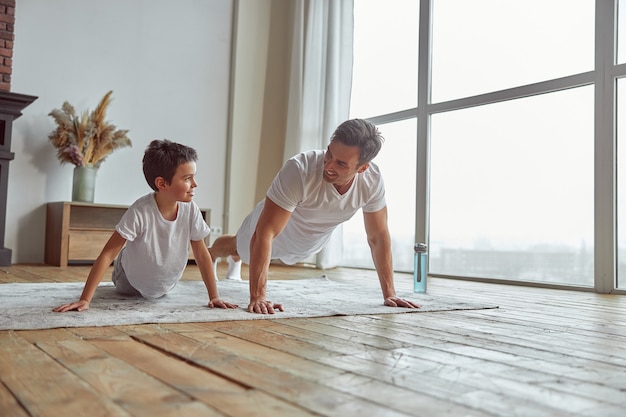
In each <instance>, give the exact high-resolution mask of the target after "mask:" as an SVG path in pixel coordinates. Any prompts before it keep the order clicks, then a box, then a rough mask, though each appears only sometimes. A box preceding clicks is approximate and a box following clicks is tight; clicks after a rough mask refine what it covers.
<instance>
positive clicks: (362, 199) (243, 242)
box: [237, 150, 386, 264]
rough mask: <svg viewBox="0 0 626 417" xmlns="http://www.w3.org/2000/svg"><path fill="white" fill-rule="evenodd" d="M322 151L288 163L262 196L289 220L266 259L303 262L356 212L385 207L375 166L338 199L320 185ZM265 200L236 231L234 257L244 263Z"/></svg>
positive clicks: (334, 191)
mask: <svg viewBox="0 0 626 417" xmlns="http://www.w3.org/2000/svg"><path fill="white" fill-rule="evenodd" d="M324 153H325V151H321V150H320V151H308V152H303V153H300V154H298V155H296V156H294V157H292V158H291V159H289V160H288V161H287V162H286V163H285V165H284V166H283V167H282V168H281V170H280V171H279V172H278V174H277V175H276V177H275V178H274V180H273V181H272V184H271V186H270V188H269V190H268V192H267V197H268V198H269V199H270V200H272V201H273V202H274V203H276V204H277V205H278V206H280V207H281V208H283V209H285V210H287V211H290V212H291V213H292V214H291V217H290V219H289V221H288V222H287V225H286V226H285V229H284V230H283V231H282V232H281V234H280V235H278V236H277V237H276V239H274V242H273V244H272V255H271V257H272V259H280V260H281V261H283V262H285V263H286V264H294V263H296V262H300V261H303V260H305V259H307V258H308V257H309V256H311V255H313V254H315V253H317V252H319V251H320V250H321V249H322V248H323V247H324V245H325V244H326V243H327V242H328V240H329V239H330V237H331V234H332V232H333V230H334V229H335V228H336V227H337V226H338V225H339V224H341V223H343V222H345V221H346V220H349V219H350V218H351V217H352V216H353V215H354V214H355V213H356V212H357V211H358V210H359V209H361V208H362V209H363V211H364V212H376V211H379V210H381V209H382V208H384V207H385V205H386V203H385V185H384V182H383V178H382V176H381V174H380V170H379V169H378V166H377V165H376V164H374V163H372V162H370V165H369V168H368V169H366V170H365V171H364V172H362V173H360V174H357V175H356V176H355V178H354V182H353V183H352V185H351V186H350V189H349V190H348V192H346V193H345V194H343V195H341V194H339V192H338V191H337V189H335V187H334V186H333V185H332V184H330V183H328V182H326V181H324V178H323V170H324ZM264 206H265V200H263V201H261V202H259V203H258V204H257V206H256V207H255V208H254V210H253V211H252V213H250V214H249V215H248V217H246V219H245V220H244V221H243V223H242V225H241V227H240V228H239V230H238V231H237V252H238V253H239V256H241V258H242V259H243V261H244V262H245V263H249V262H250V239H251V238H252V234H253V233H254V230H255V228H256V224H257V221H258V219H259V216H260V215H261V211H262V210H263V207H264Z"/></svg>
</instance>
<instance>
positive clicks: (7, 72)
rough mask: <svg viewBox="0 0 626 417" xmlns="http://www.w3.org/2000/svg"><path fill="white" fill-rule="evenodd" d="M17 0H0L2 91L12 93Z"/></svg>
mask: <svg viewBox="0 0 626 417" xmlns="http://www.w3.org/2000/svg"><path fill="white" fill-rule="evenodd" d="M14 27H15V0H0V91H11V72H12V66H13V40H14V34H13V31H14Z"/></svg>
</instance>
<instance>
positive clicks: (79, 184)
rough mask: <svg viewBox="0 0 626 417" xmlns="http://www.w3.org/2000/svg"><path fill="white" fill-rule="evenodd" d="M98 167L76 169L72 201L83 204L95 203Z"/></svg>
mask: <svg viewBox="0 0 626 417" xmlns="http://www.w3.org/2000/svg"><path fill="white" fill-rule="evenodd" d="M97 173H98V168H96V167H88V166H87V167H85V166H83V167H75V168H74V182H73V185H72V201H80V202H83V203H93V196H94V193H95V191H96V174H97Z"/></svg>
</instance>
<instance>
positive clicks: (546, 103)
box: [344, 0, 626, 291]
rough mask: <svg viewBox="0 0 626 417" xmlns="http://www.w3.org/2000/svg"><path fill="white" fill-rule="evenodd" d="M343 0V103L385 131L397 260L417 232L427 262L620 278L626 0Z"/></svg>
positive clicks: (611, 282) (580, 282) (461, 271)
mask: <svg viewBox="0 0 626 417" xmlns="http://www.w3.org/2000/svg"><path fill="white" fill-rule="evenodd" d="M354 3H355V14H354V16H355V34H354V35H355V51H354V78H353V86H352V88H353V94H352V102H351V114H350V115H351V117H364V118H369V119H370V120H372V121H374V122H375V123H377V124H378V125H379V127H380V129H381V131H383V134H385V136H388V139H387V140H388V142H387V143H386V144H385V147H387V148H388V149H387V150H386V154H385V155H384V157H383V155H382V154H381V157H380V161H379V164H380V166H381V168H382V171H383V174H384V175H385V178H386V183H387V187H388V193H387V201H388V206H389V213H390V225H391V234H392V236H397V237H398V239H397V240H394V261H395V262H394V263H395V267H396V270H399V271H411V270H412V265H410V264H407V262H408V259H407V257H411V256H412V251H411V246H412V244H413V243H414V242H417V241H422V240H426V241H427V243H428V244H429V249H430V257H429V260H430V261H429V273H430V274H431V275H432V274H434V275H446V276H452V277H475V278H478V279H502V280H513V281H523V282H542V283H548V284H555V285H561V284H563V285H572V286H584V287H593V286H595V287H596V288H597V289H598V290H599V291H611V290H613V289H614V288H616V282H615V281H616V279H617V282H618V284H617V287H618V288H622V289H626V191H624V190H626V187H624V186H623V184H624V183H626V164H625V163H624V161H626V139H625V138H626V128H625V127H624V126H625V125H626V120H625V118H626V112H625V111H622V110H623V108H624V107H626V87H625V85H626V65H625V64H626V13H624V10H625V9H626V0H595V1H594V0H550V1H545V0H528V1H523V2H519V1H502V0H476V1H471V2H468V1H465V0H419V1H417V0H406V1H401V0H394V1H389V2H381V1H378V0H355V2H354ZM616 10H618V14H617V16H616V15H615V11H616ZM420 13H423V16H422V17H421V18H420ZM389 16H394V17H393V18H390V17H389ZM613 22H615V23H616V26H615V25H613ZM420 23H422V24H423V25H424V26H422V27H420V26H419V24H420ZM596 23H597V25H596ZM614 26H615V27H614ZM418 29H419V30H418ZM613 29H615V32H614V33H613V32H611V31H612V30H613ZM614 35H615V36H614ZM614 41H615V43H614ZM418 56H419V57H420V59H421V60H422V61H423V62H420V61H419V60H418ZM616 64H621V65H616ZM418 85H419V86H420V89H419V91H418V88H417V86H418ZM614 88H617V89H618V91H616V94H615V95H614V91H613V89H614ZM613 97H616V100H613ZM618 103H619V107H617V108H616V107H615V106H616V105H617V104H618ZM618 109H620V111H618ZM612 115H615V117H614V118H613V116H612ZM616 126H617V129H616ZM616 131H617V138H616V137H615V136H614V132H616ZM411 140H412V141H414V142H413V143H411V142H410V141H411ZM395 144H401V145H400V146H396V145H395ZM409 152H414V153H415V154H414V155H411V156H409ZM389 161H390V162H389ZM411 164H412V165H411ZM613 166H616V167H617V176H616V178H613V173H614V171H613ZM411 175H415V181H414V182H412V183H411V184H410V185H409V182H408V178H409V176H411ZM389 178H393V181H391V180H390V179H389ZM396 181H399V182H400V183H401V184H400V185H401V186H399V185H398V184H396ZM613 181H615V184H616V185H615V186H614V187H613V186H612V183H613ZM409 186H413V187H414V190H416V191H415V192H410V193H409V192H408V191H409V190H408V187H409ZM393 187H399V188H397V190H396V189H394V188H393ZM398 190H403V191H398ZM409 206H412V207H414V209H415V213H414V219H412V220H413V221H411V219H406V218H405V217H406V216H407V214H406V213H405V212H404V211H403V210H404V208H406V207H409ZM398 207H400V208H401V210H402V211H396V210H398ZM614 213H615V214H616V215H615V218H616V219H617V230H616V233H613V229H615V227H614V223H613V220H612V219H613V214H614ZM396 215H397V216H398V218H399V219H400V220H399V221H395V217H394V216H396ZM359 221H360V222H362V220H361V219H359ZM359 226H360V224H359ZM411 227H413V228H414V233H413V236H412V237H411V238H410V237H408V236H406V235H407V231H409V229H410V228H411ZM346 229H347V233H345V241H346V244H345V245H344V249H345V250H348V251H350V246H351V245H353V244H354V242H356V241H355V240H350V239H354V237H355V236H356V235H355V234H354V233H356V230H357V228H356V227H352V228H351V227H347V228H346ZM358 230H359V231H360V232H361V233H362V227H361V226H360V227H359V228H358ZM359 239H360V240H363V239H364V238H363V237H362V236H360V237H359ZM405 246H406V247H405ZM614 252H615V254H616V255H617V257H616V256H614ZM346 262H347V264H349V265H357V266H367V267H373V266H372V265H371V259H370V255H369V250H368V249H367V248H359V249H358V250H354V251H351V252H350V253H349V256H347V257H346ZM615 271H617V274H615Z"/></svg>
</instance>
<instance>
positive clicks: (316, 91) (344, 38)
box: [284, 0, 354, 268]
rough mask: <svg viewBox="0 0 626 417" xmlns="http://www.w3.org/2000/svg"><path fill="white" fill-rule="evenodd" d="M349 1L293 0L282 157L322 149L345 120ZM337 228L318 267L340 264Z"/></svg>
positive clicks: (350, 36) (348, 83)
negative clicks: (287, 98) (291, 42)
mask: <svg viewBox="0 0 626 417" xmlns="http://www.w3.org/2000/svg"><path fill="white" fill-rule="evenodd" d="M353 4H354V0H296V4H295V5H294V19H293V22H294V25H293V44H292V47H291V48H292V49H291V57H292V58H291V72H290V80H289V84H290V85H289V103H288V114H287V127H286V140H285V154H284V159H285V160H287V159H289V158H290V157H292V156H293V155H295V154H297V153H299V152H302V151H307V150H311V149H325V148H326V146H327V145H328V140H329V138H330V135H331V134H332V133H333V131H334V130H335V128H337V126H339V124H341V123H342V122H343V121H345V120H346V119H347V118H348V115H349V110H350V90H351V88H352V42H353V28H354V19H353ZM341 256H342V237H341V227H339V228H338V229H337V230H336V231H335V233H334V234H333V238H332V239H331V241H330V242H329V243H328V245H326V247H325V248H324V249H322V251H321V252H320V253H319V254H318V255H317V256H316V257H315V259H311V261H312V262H314V263H315V264H316V266H317V267H318V268H331V267H334V266H337V265H338V264H339V263H340V262H341Z"/></svg>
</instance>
